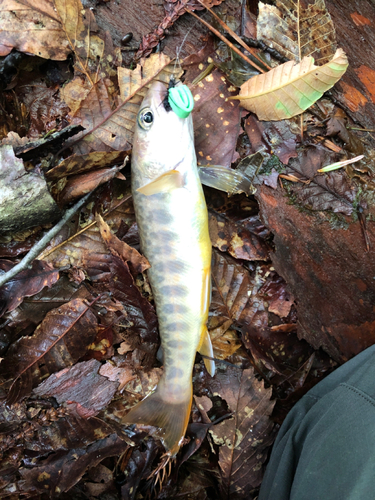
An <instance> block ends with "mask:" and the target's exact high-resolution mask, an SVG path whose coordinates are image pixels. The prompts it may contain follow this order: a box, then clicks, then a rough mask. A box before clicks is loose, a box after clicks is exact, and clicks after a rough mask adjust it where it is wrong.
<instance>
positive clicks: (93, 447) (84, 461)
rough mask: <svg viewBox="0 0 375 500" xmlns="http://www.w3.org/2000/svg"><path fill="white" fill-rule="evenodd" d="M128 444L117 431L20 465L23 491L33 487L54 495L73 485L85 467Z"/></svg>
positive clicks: (35, 489)
mask: <svg viewBox="0 0 375 500" xmlns="http://www.w3.org/2000/svg"><path fill="white" fill-rule="evenodd" d="M127 447H128V445H127V444H126V443H125V442H124V441H122V440H121V439H120V438H119V437H118V436H117V435H116V434H111V435H110V436H108V437H106V438H104V439H99V440H96V442H94V443H93V444H90V445H89V446H87V447H83V448H71V447H69V450H68V451H65V450H64V451H61V452H60V453H52V454H51V455H49V456H48V457H47V458H46V459H45V460H43V461H42V462H41V463H40V464H38V465H37V466H35V465H34V467H32V468H31V469H27V468H22V469H20V474H21V476H22V478H23V480H24V481H25V483H24V484H23V488H24V489H25V491H30V490H31V491H34V492H39V493H43V494H46V493H48V494H49V495H52V496H55V495H57V494H60V493H62V492H64V491H68V490H69V489H70V488H72V487H73V486H74V485H75V484H76V483H77V482H78V481H79V480H80V479H81V477H82V476H83V474H84V473H85V472H86V470H87V469H89V468H90V467H95V466H96V465H98V464H99V463H100V462H101V461H102V460H103V459H105V458H107V457H112V456H116V455H120V454H121V453H122V452H124V451H125V450H126V448H127Z"/></svg>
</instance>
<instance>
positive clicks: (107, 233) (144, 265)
mask: <svg viewBox="0 0 375 500" xmlns="http://www.w3.org/2000/svg"><path fill="white" fill-rule="evenodd" d="M96 220H97V221H98V227H99V231H100V234H101V236H102V238H103V240H104V241H105V243H106V245H107V246H108V248H109V249H110V251H111V252H112V253H113V254H114V255H118V256H120V257H121V258H122V259H124V262H129V263H130V265H131V267H132V269H133V271H134V273H135V274H138V273H143V271H146V269H149V267H150V264H149V262H148V260H147V259H146V257H144V256H143V255H141V254H140V253H139V252H138V251H137V250H136V249H135V248H132V247H131V246H129V245H128V244H127V243H125V242H124V241H121V240H119V239H118V238H117V237H116V236H115V235H114V234H113V233H112V231H111V229H110V227H109V226H108V224H107V223H106V222H105V221H104V220H103V218H102V217H101V216H100V215H97V217H96Z"/></svg>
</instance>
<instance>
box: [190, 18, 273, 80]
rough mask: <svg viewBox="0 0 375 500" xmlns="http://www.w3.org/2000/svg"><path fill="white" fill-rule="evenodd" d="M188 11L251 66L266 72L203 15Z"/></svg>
mask: <svg viewBox="0 0 375 500" xmlns="http://www.w3.org/2000/svg"><path fill="white" fill-rule="evenodd" d="M186 12H189V14H191V15H192V16H194V17H195V18H197V19H199V21H200V22H201V23H202V24H204V25H205V26H207V28H208V29H209V30H211V31H212V33H214V34H215V35H216V36H217V37H218V38H220V40H222V41H223V42H224V43H226V44H227V45H228V47H230V48H231V49H232V50H233V51H234V52H235V53H236V54H238V55H239V56H240V57H242V59H243V60H244V61H246V62H247V63H249V64H251V66H254V68H256V69H257V70H258V71H260V72H261V73H265V71H264V69H261V68H260V67H259V66H257V65H256V64H255V62H253V61H250V59H249V58H248V57H246V56H245V54H242V52H241V51H240V50H239V49H237V47H235V46H234V45H233V43H231V42H230V41H229V40H227V39H226V38H225V36H224V35H222V34H221V33H220V32H219V31H217V30H216V29H215V28H213V27H212V26H211V25H210V24H209V23H207V22H206V21H204V19H202V18H201V17H199V16H197V14H195V13H194V12H192V11H191V10H188V9H186ZM262 63H263V61H262Z"/></svg>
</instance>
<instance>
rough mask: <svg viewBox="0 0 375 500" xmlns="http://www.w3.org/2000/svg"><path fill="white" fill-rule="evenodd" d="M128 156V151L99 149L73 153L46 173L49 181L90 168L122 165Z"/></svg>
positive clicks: (81, 172)
mask: <svg viewBox="0 0 375 500" xmlns="http://www.w3.org/2000/svg"><path fill="white" fill-rule="evenodd" d="M126 158H127V151H112V152H111V153H107V152H106V151H97V152H94V153H90V154H87V155H72V156H69V157H68V158H66V159H65V160H63V161H62V162H61V163H59V164H58V165H56V167H54V168H51V170H49V171H48V172H47V173H46V177H47V179H48V180H49V181H52V180H58V179H62V178H63V177H69V176H71V175H77V174H83V173H84V172H88V171H90V170H98V169H100V168H103V167H104V166H105V167H107V168H109V167H112V166H114V165H121V164H122V163H123V162H124V160H126Z"/></svg>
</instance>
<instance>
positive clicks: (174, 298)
mask: <svg viewBox="0 0 375 500" xmlns="http://www.w3.org/2000/svg"><path fill="white" fill-rule="evenodd" d="M177 91H178V87H177ZM167 92H168V91H167V88H166V86H165V85H163V84H162V83H159V82H156V83H154V84H153V85H152V86H151V87H150V89H149V91H148V93H147V95H146V97H145V98H144V100H143V103H142V105H141V107H140V111H139V113H138V116H137V123H136V130H135V135H134V145H133V153H132V193H133V198H134V207H135V213H136V220H137V223H138V228H139V234H140V240H141V249H142V252H143V253H144V255H145V256H146V257H147V259H148V260H149V262H150V264H151V268H150V269H148V271H147V273H148V277H149V280H150V284H151V287H152V292H153V295H154V299H155V305H156V311H157V315H158V320H159V330H160V336H161V345H162V350H163V356H164V371H163V375H162V377H161V379H160V381H159V384H158V386H157V387H156V390H155V391H154V392H153V393H151V394H150V395H149V396H147V397H146V398H145V399H144V400H143V401H141V402H140V403H138V404H137V405H136V406H135V407H134V408H132V409H131V410H130V412H129V413H128V414H127V415H126V417H125V418H124V422H125V423H129V424H130V423H132V424H143V425H151V426H154V427H157V428H158V433H157V434H156V435H157V437H159V438H160V439H161V440H162V442H163V444H164V446H165V448H166V450H167V453H168V454H169V455H170V456H174V455H175V454H176V453H177V452H178V450H179V448H180V446H181V444H182V441H183V438H184V436H185V432H186V427H187V424H188V421H189V416H190V410H191V403H192V395H193V392H192V370H193V365H194V360H195V355H196V352H197V351H198V352H200V353H201V354H203V355H206V356H208V357H210V358H212V357H213V352H212V345H211V341H210V337H209V334H208V331H207V326H206V323H207V318H208V308H209V305H210V298H211V241H210V237H209V233H208V215H207V207H206V202H205V198H204V194H203V190H202V185H201V181H200V177H199V172H198V167H197V160H196V156H195V150H194V137H193V122H192V118H191V115H189V116H185V117H181V116H178V113H177V112H176V110H175V108H174V107H173V106H172V108H173V109H171V108H170V106H168V104H167V105H166V99H165V97H166V95H167ZM190 95H191V94H190ZM172 104H173V103H172ZM166 108H167V109H166ZM185 114H186V113H185ZM205 364H206V368H207V369H208V371H209V373H210V374H211V375H212V376H213V375H214V372H215V365H214V362H213V361H212V360H210V359H208V358H205Z"/></svg>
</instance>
